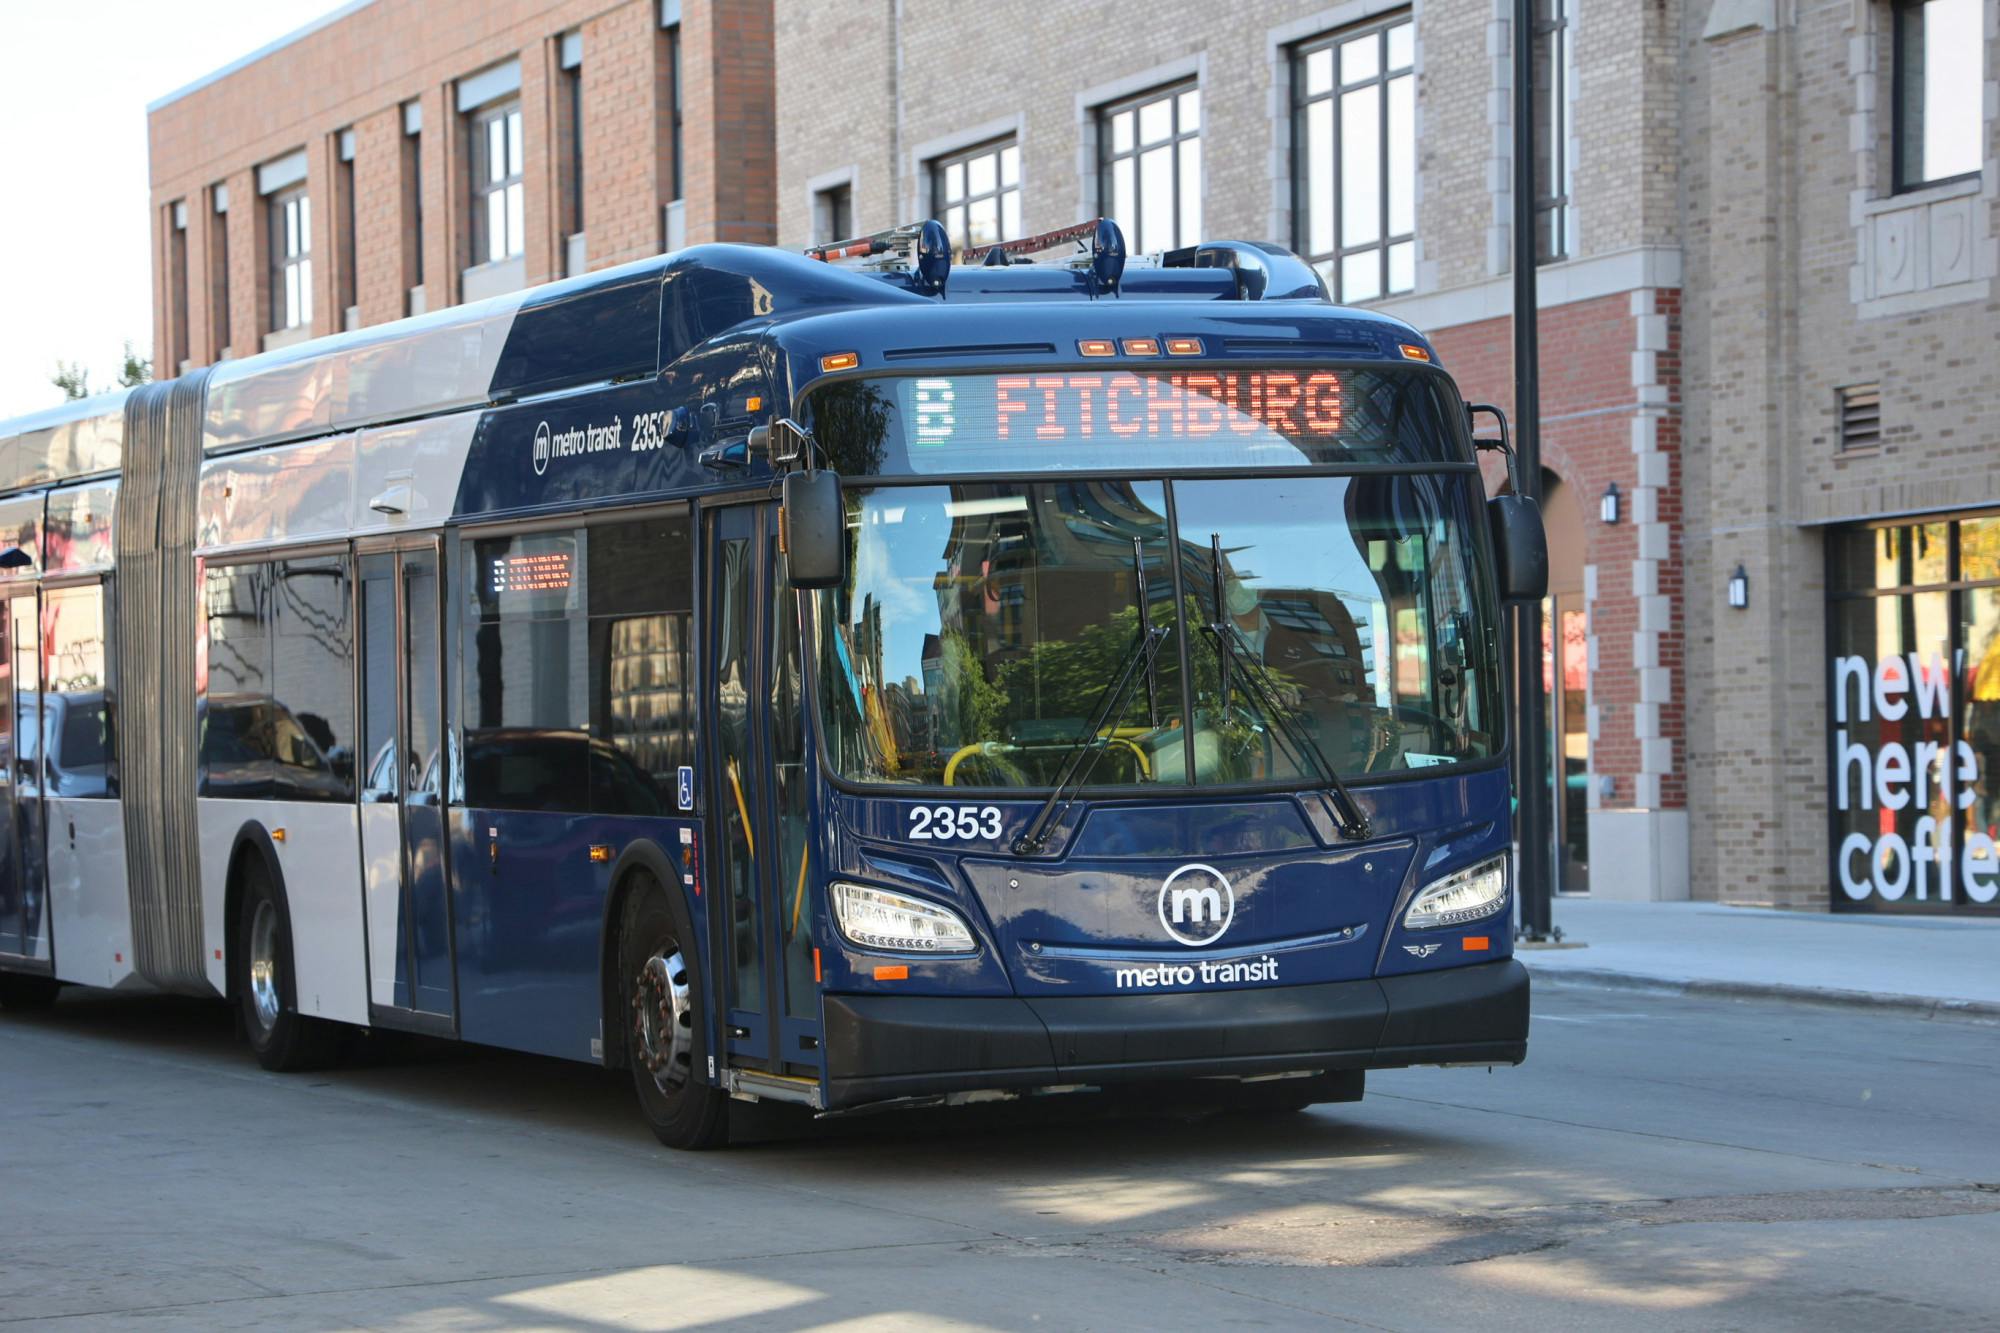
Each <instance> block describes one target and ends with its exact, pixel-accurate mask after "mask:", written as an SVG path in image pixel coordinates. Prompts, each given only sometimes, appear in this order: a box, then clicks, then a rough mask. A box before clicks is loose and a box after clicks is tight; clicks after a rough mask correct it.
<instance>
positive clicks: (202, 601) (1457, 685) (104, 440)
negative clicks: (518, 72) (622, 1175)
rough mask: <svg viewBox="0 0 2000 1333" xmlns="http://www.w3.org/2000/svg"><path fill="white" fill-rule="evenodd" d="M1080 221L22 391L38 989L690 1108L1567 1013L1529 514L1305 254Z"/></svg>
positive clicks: (1173, 1060)
mask: <svg viewBox="0 0 2000 1333" xmlns="http://www.w3.org/2000/svg"><path fill="white" fill-rule="evenodd" d="M1076 237H1080V238H1081V239H1076ZM1053 239H1055V240H1057V241H1064V240H1067V241H1068V242H1069V243H1070V244H1071V253H1069V254H1068V255H1066V256H1065V255H1058V256H1057V257H1056V258H1055V260H1054V261H1053V262H1040V263H1036V262H1027V261H1026V259H1025V257H1024V255H1023V253H1022V251H1024V250H1025V249H1026V248H1027V247H1018V246H1017V247H1011V248H1009V249H1003V250H1000V251H997V252H994V253H991V254H989V255H987V256H986V262H985V263H983V264H979V265H972V264H961V265H960V266H959V267H958V268H957V270H956V271H954V270H953V268H952V264H951V260H952V256H951V254H950V252H949V250H948V249H947V248H946V245H945V243H944V237H943V231H942V229H941V228H939V227H937V226H936V225H935V224H926V225H925V226H923V227H922V228H910V229H905V230H902V231H899V232H897V233H893V234H885V235H884V236H881V237H875V238H869V239H866V240H863V241H859V242H855V243H851V244H846V245H842V246H837V247H832V248H831V249H830V250H828V251H822V252H817V253H815V254H813V255H808V256H802V255H797V254H791V253H786V252H780V251H776V250H771V249H765V248H758V247H746V246H727V245H717V246H699V247H695V248H692V249H689V250H685V251H682V252H679V253H676V254H673V255H668V256H663V257H661V258H658V259H654V260H648V261H644V262H640V263H636V264H632V265H628V266H626V267H623V268H618V269H612V270H608V271H605V272H602V273H596V274H592V275H589V276H587V277H581V278H576V279H572V280H569V281H565V282H561V283H557V284H554V285H552V286H547V287H542V288H537V289H534V290H531V291H527V292H523V293H519V294H516V295H511V296H507V297H502V298H497V299H495V300H490V301H485V302H480V303H477V304H472V305H466V306H460V307H457V308H454V309H450V310H445V311H440V312H438V313H435V314H431V315H427V316H422V317H419V318H416V319H410V320H405V321H402V322H400V323H396V324H390V325H385V326H382V327H378V328H370V329H364V330H360V331H356V332H352V333H346V334H341V335H338V336H335V337H331V338H325V339H321V340H319V341H317V342H312V343H308V344H304V345H301V346H297V347H292V348H288V349H284V350H280V351H273V352H268V353H265V354H263V355H260V356H254V357H249V358H246V359H243V360H237V361H229V362H225V363H223V364H221V365H218V366H215V367H212V368H208V369H204V370H199V371H195V372H192V373H190V374H188V375H184V376H182V377H181V378H179V379H176V380H173V381H170V382H166V383H160V384H153V385H148V386H145V387H143V388H140V389H136V390H133V391H131V392H130V393H129V394H128V395H124V396H121V397H116V398H99V399H93V400H88V401H85V402H81V403H76V404H71V405H69V406H66V407H64V408H61V409H57V410H54V411H51V412H47V413H44V414H41V415H39V416H36V417H30V418H25V419H21V420H17V421H13V422H9V423H0V598H4V601H5V606H4V614H0V635H3V636H4V639H5V642H4V645H0V678H4V685H0V689H4V693H5V698H4V699H0V719H4V721H0V731H4V732H5V733H6V734H5V735H4V737H0V745H4V746H5V747H6V748H7V750H8V752H9V754H8V762H7V763H6V764H5V765H4V766H0V787H4V791H0V1002H4V1003H5V1004H6V1005H8V1006H9V1007H31V1006H36V1005H41V1004H46V1003H48V1002H49V1001H51V1000H52V999H53V998H54V997H55V994H56V991H57V989H58V988H59V987H60V986H61V985H63V984H74V985H81V986H92V987H108V988H111V989H114V990H125V989H134V990H141V989H144V990H156V991H166V992H181V993H187V994H195V995H211V996H222V997H227V998H228V1000H229V1001H230V1002H231V1003H232V1004H234V1005H235V1006H236V1008H237V1012H238V1015H239V1019H240V1024H241V1028H242V1031H243V1033H244V1035H245V1037H246V1038H247V1040H248V1043H249V1045H250V1047H251V1049H252V1051H253V1052H254V1053H255V1055H256V1057H257V1059H258V1060H259V1061H261V1062H262V1063H263V1064H264V1065H265V1066H267V1067H269V1068H273V1069H299V1068H305V1067H310V1066H314V1065H319V1064H323V1063H325V1062H327V1061H329V1060H332V1059H334V1058H336V1057H337V1055H338V1052H339V1050H340V1048H341V1046H342V1044H343V1036H344V1034H345V1033H347V1032H348V1031H350V1030H351V1029H353V1028H371V1027H372V1028H388V1029H402V1030H412V1031H416V1032H422V1033H431V1034H436V1035H440V1036H445V1037H451V1038H458V1039H462V1040H465V1041H472V1042H481V1043H486V1044H490V1045H494V1046H500V1047H507V1048H511V1049H514V1050H520V1051H530V1052H539V1053H543V1054H547V1055H553V1056H560V1057H563V1058H566V1059H574V1060H581V1061H589V1062H592V1063H599V1064H603V1065H605V1066H609V1067H614V1068H628V1069H630V1071H631V1074H632V1080H633V1084H634V1086H635V1088H636V1089H637V1093H638V1099H639V1102H640V1105H641V1107H642V1109H643V1111H644V1114H645V1116H646V1118H647V1120H648V1122H649V1123H650V1124H651V1126H652V1128H653V1129H654V1131H655V1132H656V1133H657V1134H658V1135H659V1137H660V1138H661V1139H662V1140H663V1141H664V1142H666V1143H668V1144H672V1145H676V1146H680V1147H701V1146H708V1145H712V1144H715V1143H717V1142H719V1141H722V1139H723V1138H724V1137H725V1135H726V1130H727V1112H728V1108H729V1105H730V1103H731V1100H732V1099H752V1100H754V1099H766V1100H777V1101H781V1102H795V1103H800V1104H803V1105H805V1106H809V1107H812V1108H815V1109H817V1110H818V1111H820V1112H822V1113H839V1112H848V1111H853V1110H856V1109H860V1108H870V1109H873V1108H879V1107H888V1106H896V1105H918V1104H936V1103H938V1102H955V1101H967V1100H981V1099H989V1098H992V1097H996V1096H1000V1097H1006V1096H1028V1095H1036V1094H1043V1093H1049V1092H1053V1091H1069V1090H1078V1089H1107V1088H1114V1087H1121V1086H1122V1087H1141V1088H1144V1089H1145V1090H1146V1092H1147V1095H1148V1096H1152V1097H1186V1098H1188V1099H1190V1100H1191V1101H1195V1102H1198V1103H1202V1104H1215V1105H1241V1106H1256V1107H1269V1108H1283V1107H1297V1106H1304V1105H1307V1104H1309V1103H1313V1102H1326V1101H1343V1100H1352V1099H1355V1098H1358V1097H1359V1096H1360V1095H1361V1092H1362V1086H1363V1078H1364V1072H1365V1071H1366V1070H1369V1069H1379V1068H1392V1067H1401V1066H1408V1065H1421V1064H1432V1065H1437V1064H1444V1065H1453V1064H1479V1065H1493V1064H1511V1063H1517V1062H1519V1061H1520V1060H1521V1059H1523V1058H1524V1056H1525V1053H1526V1047H1527V1030H1528V982H1527V977H1526V974H1525V973H1524V971H1523V970H1522V968H1521V967H1520V965H1519V964H1518V963H1517V962H1516V961H1515V960H1514V958H1513V956H1512V947H1511V928H1510V921H1511V916H1512V912H1511V908H1512V898H1513V895H1512V892H1511V873H1512V872H1511V870H1510V858H1509V847H1510V831H1509V820H1510V815H1509V779H1508V769H1507V760H1508V741H1507V735H1506V722H1505V712H1506V709H1505V707H1504V705H1503V697H1504V691H1503V684H1502V672H1501V666H1500V663H1501V661H1502V653H1501V650H1500V628H1499V619H1500V617H1499V611H1500V605H1501V601H1502V598H1503V597H1518V596H1533V595H1539V591H1540V590H1539V588H1538V587H1537V586H1535V584H1536V580H1537V578H1538V577H1539V573H1538V563H1537V562H1538V556H1539V542H1540V528H1539V525H1538V522H1537V520H1536V516H1535V514H1534V512H1533V510H1532V509H1530V508H1527V507H1526V506H1525V505H1522V504H1518V503H1510V502H1509V501H1508V500H1507V499H1506V498H1504V497H1503V498H1502V499H1501V500H1499V501H1488V500H1486V499H1485V497H1484V494H1483V489H1482V486H1481V481H1480V475H1479V472H1478V469H1477V467H1476V464H1475V458H1474V449H1475V444H1474V440H1473V436H1472V433H1471V429H1470V418H1469V413H1468V409H1467V407H1466V405H1465V404H1464V403H1463V401H1462V400H1461V399H1460V397H1459V394H1458V392H1457V390H1456V388H1455V387H1454V385H1453V383H1452V380H1451V379H1450V378H1449V376H1447V375H1446V373H1445V372H1444V370H1443V369H1442V368H1441V367H1440V366H1439V364H1438V361H1437V357H1436V354H1435V352H1434V351H1433V349H1432V347H1431V345H1430V344H1429V343H1428V342H1427V341H1426V340H1425V339H1424V337H1423V336H1422V335H1421V334H1420V333H1418V332H1417V331H1416V330H1414V329H1412V328H1410V327H1408V326H1406V325H1404V324H1402V323H1399V322H1397V321H1395V320H1392V319H1388V318H1384V317H1382V316H1380V315H1375V314H1370V313H1367V312H1363V311H1356V310H1348V309H1340V308H1336V307H1334V306H1332V305H1330V304H1329V303H1328V302H1327V300H1326V298H1325V294H1324V291H1323V289H1322V287H1321V285H1320V283H1319V282H1318V280H1317V279H1316V277H1315V276H1314V274H1313V272H1312V271H1311V270H1310V269H1309V268H1308V267H1306V266H1305V265H1304V264H1302V263H1301V262H1300V261H1299V260H1298V259H1296V258H1295V257H1293V256H1292V255H1291V254H1289V253H1288V252H1286V251H1284V250H1281V249H1278V248H1276V247H1272V246H1267V245H1259V244H1247V243H1231V242H1220V243H1214V244H1207V245H1202V246H1199V247H1195V248H1191V249H1187V250H1182V251H1176V252H1171V253H1168V254H1165V255H1162V256H1157V257H1152V258H1150V259H1143V260H1142V259H1136V258H1135V259H1134V260H1133V262H1132V263H1131V264H1129V265H1128V264H1127V263H1126V262H1125V256H1124V251H1123V242H1122V239H1121V238H1120V237H1119V235H1118V233H1117V230H1116V228H1115V227H1114V226H1112V225H1111V224H1109V223H1099V224H1095V225H1093V226H1091V227H1086V228H1083V229H1077V230H1076V232H1075V235H1074V236H1069V235H1065V236H1057V237H1055V238H1053ZM1041 240H1042V241H1043V242H1045V243H1046V242H1047V241H1049V240H1050V238H1041Z"/></svg>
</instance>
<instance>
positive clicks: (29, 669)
mask: <svg viewBox="0 0 2000 1333" xmlns="http://www.w3.org/2000/svg"><path fill="white" fill-rule="evenodd" d="M0 640H4V642H0V678H4V680H0V709H4V715H5V717H4V722H0V745H4V746H5V748H6V765H5V769H4V771H0V957H4V958H5V959H6V961H7V964H8V966H9V967H10V968H14V969H21V970H35V971H48V970H49V969H50V968H52V967H53V966H54V959H53V957H52V956H51V953H50V948H49V918H48V910H47V901H48V892H47V877H46V875H45V874H44V873H43V866H42V831H41V830H42V817H41V815H42V809H41V807H42V744H41V741H42V720H41V701H42V696H41V659H42V650H41V647H42V636H41V615H40V612H39V611H38V610H37V607H36V597H35V593H34V590H33V589H29V590H28V591H27V592H26V593H24V594H21V595H19V596H15V597H11V598H8V599H7V601H6V602H5V604H4V607H0ZM24 965H25V967H24Z"/></svg>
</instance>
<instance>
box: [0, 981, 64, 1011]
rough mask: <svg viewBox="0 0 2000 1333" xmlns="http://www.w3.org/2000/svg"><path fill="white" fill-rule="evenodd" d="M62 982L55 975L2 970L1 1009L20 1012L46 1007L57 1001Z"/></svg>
mask: <svg viewBox="0 0 2000 1333" xmlns="http://www.w3.org/2000/svg"><path fill="white" fill-rule="evenodd" d="M61 989H62V983H61V982H60V981H57V980H56V979H55V978H54V977H33V976H28V975H26V974H24V973H20V972H0V1009H12V1010H15V1011H16V1012H18V1013H27V1012H28V1011H30V1010H35V1009H46V1008H48V1007H49V1006H50V1005H52V1004H54V1003H55V1002H56V992H57V991H59V990H61Z"/></svg>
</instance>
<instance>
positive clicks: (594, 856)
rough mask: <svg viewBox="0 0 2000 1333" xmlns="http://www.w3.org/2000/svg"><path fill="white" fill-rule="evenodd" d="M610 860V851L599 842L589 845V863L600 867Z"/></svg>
mask: <svg viewBox="0 0 2000 1333" xmlns="http://www.w3.org/2000/svg"><path fill="white" fill-rule="evenodd" d="M610 859H611V849H610V848H609V847H607V846H606V845H605V844H603V843H601V842H594V843H592V844H591V845H590V863H591V864H592V865H597V866H601V865H603V864H604V863H605V862H607V861H609V860H610Z"/></svg>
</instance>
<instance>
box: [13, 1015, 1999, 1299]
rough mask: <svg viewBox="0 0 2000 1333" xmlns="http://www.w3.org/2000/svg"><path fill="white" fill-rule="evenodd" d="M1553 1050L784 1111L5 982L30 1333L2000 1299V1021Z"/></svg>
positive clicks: (1682, 1028) (1587, 1035) (1600, 1030)
mask: <svg viewBox="0 0 2000 1333" xmlns="http://www.w3.org/2000/svg"><path fill="white" fill-rule="evenodd" d="M1535 1006H1536V1011H1537V1017H1536V1020H1535V1026H1534V1032H1533V1041H1532V1046H1531V1049H1530V1057H1529V1063H1528V1064H1527V1065H1525V1066H1523V1067H1521V1068H1519V1069H1512V1070H1507V1069H1502V1070H1496V1071H1493V1072H1490V1073H1489V1072H1487V1071H1484V1070H1415V1071H1406V1072H1400V1073H1393V1074H1378V1075H1374V1076H1372V1078H1371V1083H1370V1088H1369V1096H1368V1099H1367V1100H1366V1101H1365V1102H1362V1103H1360V1104H1358V1105H1349V1106H1332V1107H1321V1108H1317V1109H1315V1110H1313V1111H1311V1112H1309V1113H1306V1114H1304V1115H1292V1116H1266V1117H1246V1116H1231V1117H1216V1118H1210V1119H1205V1120H1203V1119H1181V1118H1172V1117H1167V1116H1140V1115H1123V1116H1118V1117H1109V1116H1106V1115H1104V1114H1100V1113H1098V1112H1096V1111H1095V1110H1094V1109H1091V1108H1087V1107H1084V1106H1082V1105H1079V1104H1078V1102H1077V1101H1076V1100H1075V1099H1067V1101H1068V1104H1067V1105H1044V1106H1036V1107H1028V1108H1015V1107H1008V1108H996V1109H992V1110H985V1109H981V1110H978V1111H973V1112H935V1113H926V1114H923V1115H903V1116H894V1117H875V1118H871V1119H867V1120H861V1121H850V1122H844V1123H841V1124H837V1125H824V1124H823V1125H816V1126H815V1125H809V1124H802V1123H800V1122H798V1121H797V1120H795V1119H792V1118H790V1117H776V1116H772V1115H765V1116H763V1117H761V1119H762V1123H761V1124H759V1125H756V1126H751V1127H749V1128H750V1131H751V1132H750V1133H748V1134H746V1135H745V1137H746V1138H748V1139H749V1140H750V1141H748V1142H743V1143H739V1144H738V1145H737V1146H735V1147H733V1148H731V1149H730V1150H728V1151H726V1152H720V1153H712V1154H706V1155H700V1156H690V1155H684V1154H675V1153H670V1152H668V1151H666V1150H665V1149H662V1148H659V1147H657V1146H656V1145H655V1144H654V1143H653V1141H652V1139H651V1138H650V1136H648V1135H647V1133H646V1131H645V1130H644V1128H643V1126H642V1125H641V1124H640V1122H639V1120H638V1118H637V1116H636V1115H635V1114H634V1113H633V1110H632V1108H631V1106H630V1105H629V1096H630V1094H629V1090H628V1088H627V1087H626V1085H625V1084H624V1083H623V1082H622V1081H620V1080H619V1079H618V1078H617V1077H614V1076H610V1075H606V1074H604V1073H602V1072H601V1071H596V1070H592V1069H588V1068H584V1067H581V1066H573V1065H565V1064H561V1063H557V1062H554V1061H548V1060H540V1059H534V1058H528V1057H522V1056H514V1055H508V1054H503V1053H499V1052H494V1051H487V1050H480V1049H476V1048H459V1047H452V1046H448V1045H443V1044H438V1043H431V1042H423V1041H414V1040H394V1041H384V1042H378V1043H373V1044H372V1045H371V1049H369V1050H367V1051H365V1052H363V1053H362V1054H361V1056H360V1058H359V1059H358V1060H357V1061H356V1062H355V1063H353V1064H351V1065H349V1066H348V1067H345V1068H342V1069H339V1070H334V1071H329V1072H325V1073H319V1074H312V1075H294V1076H283V1075H273V1074H266V1073H264V1072H262V1071H260V1070H258V1069H257V1068H256V1067H255V1065H254V1064H252V1063H251V1061H250V1060H249V1058H248V1057H247V1056H246V1055H245V1054H244V1053H243V1052H242V1051H241V1050H240V1049H239V1048H238V1047H237V1045H236V1043H235V1040H234V1038H233V1035H232V1033H231V1030H230V1025H229V1020H228V1016H227V1014H226V1013H225V1012H223V1011H222V1010H221V1009H219V1008H217V1007H215V1006H209V1005H200V1004H195V1003H192V1002H186V1001H159V1000H150V1001H149V1000H139V999H126V998H114V997H111V996H107V995H102V994H93V993H89V992H79V993H70V994H66V995H65V997H64V998H63V1000H62V1002H61V1003H59V1004H58V1005H57V1006H56V1008H55V1009H54V1010H53V1011H52V1012H50V1013H47V1014H43V1015H34V1016H26V1017H24V1016H20V1015H13V1014H0V1326H8V1327H10V1328H11V1327H12V1326H14V1325H17V1324H18V1325H22V1326H25V1327H36V1326H41V1325H44V1324H45V1325H47V1326H48V1327H52V1328H99V1327H120V1326H127V1325H143V1326H144V1327H146V1328H148V1329H182V1328H186V1329H203V1330H207V1329H227V1328H313V1329H318V1328H346V1327H353V1326H363V1327H370V1328H384V1329H418V1328H445V1329H488V1328H512V1327H524V1326H525V1327H544V1328H552V1329H563V1330H595V1329H610V1328H659V1329H730V1330H735V1329H745V1330H747V1329H779V1330H794V1329H824V1328H860V1327H911V1328H915V1327H924V1328H936V1327H953V1328H1000V1329H1016V1328H1020V1329H1027V1328H1036V1329H1060V1328H1102V1329H1121V1330H1122V1329H1149V1330H1150V1329H1211V1328H1214V1329H1220V1328H1236V1327H1266V1328H1290V1327H1310V1328H1329V1327H1348V1326H1352V1327H1361V1328H1389V1329H1429V1328H1453V1329H1476V1330H1486V1329H1517V1328H1518V1329H1533V1330H1536V1331H1537V1333H1546V1331H1547V1330H1550V1329H1560V1328H1592V1329H1596V1328H1612V1327H1616V1328H1690V1329H1694V1328H1698V1329H1730V1328H1744V1329H1748V1328H1756V1329H1766V1328H1769V1329H1813V1330H1833V1329H1869V1330H1876V1329H1884V1328H2000V1027H1997V1026H1994V1025H1991V1024H1983V1023H1979V1022H1973V1021H1967V1020H1962V1019H1930V1020H1926V1019H1923V1018H1919V1017H1915V1016H1911V1015H1905V1014H1895V1013H1868V1012H1859V1011H1850V1010H1841V1009H1833V1008H1814V1007H1807V1006H1799V1005H1787V1004H1780V1003H1773V1002H1768V1001H1753V1000H1727V999H1716V998H1697V997H1689V996H1679V995H1664V994H1662V995H1652V994H1646V993H1643V992H1634V991H1629V990H1625V991H1619V990H1596V989H1589V988H1585V987H1579V986H1567V985H1565V986H1557V985H1549V984H1538V990H1537V993H1536V997H1535Z"/></svg>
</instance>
